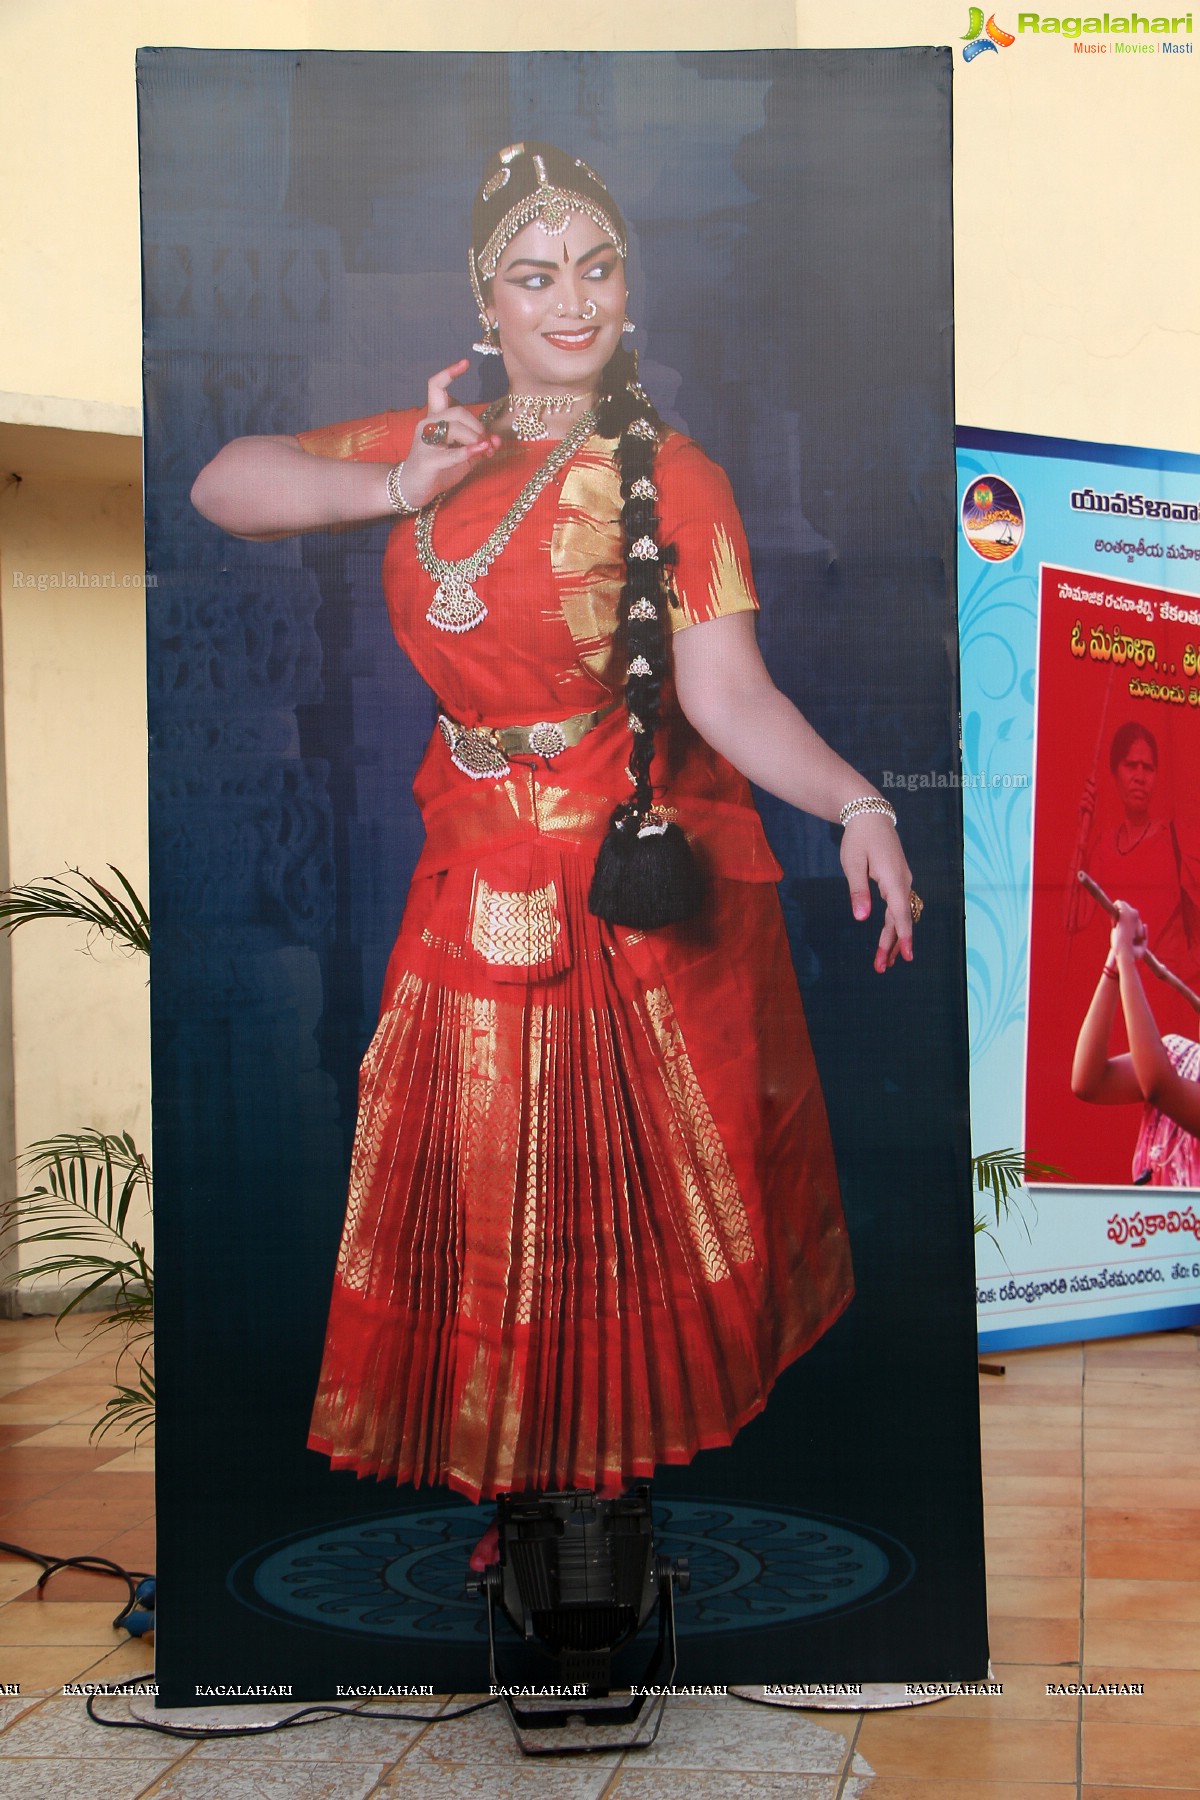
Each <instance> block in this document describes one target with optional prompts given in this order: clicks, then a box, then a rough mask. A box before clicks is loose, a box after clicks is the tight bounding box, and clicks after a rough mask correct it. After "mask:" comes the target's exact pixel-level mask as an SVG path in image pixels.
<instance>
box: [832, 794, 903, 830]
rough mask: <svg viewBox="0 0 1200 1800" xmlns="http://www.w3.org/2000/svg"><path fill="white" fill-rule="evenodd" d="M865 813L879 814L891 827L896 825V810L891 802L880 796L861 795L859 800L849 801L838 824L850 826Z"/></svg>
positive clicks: (840, 813)
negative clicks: (851, 822)
mask: <svg viewBox="0 0 1200 1800" xmlns="http://www.w3.org/2000/svg"><path fill="white" fill-rule="evenodd" d="M864 813H879V814H880V815H881V816H882V817H883V818H885V819H886V820H887V822H888V824H889V825H894V824H895V823H896V809H895V807H894V806H893V805H892V803H891V801H890V800H885V799H883V797H882V796H881V795H880V794H860V795H859V797H858V799H857V800H847V802H846V804H845V806H843V808H842V810H841V812H839V814H838V824H839V825H848V824H849V823H850V821H851V819H860V818H861V817H862V815H863V814H864Z"/></svg>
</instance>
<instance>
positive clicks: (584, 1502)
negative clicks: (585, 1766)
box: [467, 1483, 689, 1756]
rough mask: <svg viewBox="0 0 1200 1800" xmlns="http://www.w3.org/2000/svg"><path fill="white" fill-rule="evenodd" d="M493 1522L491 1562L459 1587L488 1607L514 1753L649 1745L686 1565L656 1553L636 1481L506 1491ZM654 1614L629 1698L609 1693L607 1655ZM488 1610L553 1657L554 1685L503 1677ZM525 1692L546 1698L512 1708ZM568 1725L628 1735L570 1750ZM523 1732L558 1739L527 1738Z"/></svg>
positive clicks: (669, 1667) (669, 1671)
mask: <svg viewBox="0 0 1200 1800" xmlns="http://www.w3.org/2000/svg"><path fill="white" fill-rule="evenodd" d="M497 1523H498V1525H499V1530H500V1560H499V1561H498V1562H497V1563H493V1564H491V1565H490V1566H489V1567H488V1568H487V1569H485V1570H484V1571H483V1573H482V1574H481V1575H478V1576H475V1575H473V1576H470V1577H469V1578H468V1580H467V1591H468V1593H482V1594H483V1595H484V1596H485V1598H486V1600H487V1608H488V1666H489V1673H490V1677H491V1686H492V1690H493V1691H494V1692H498V1693H499V1695H500V1697H501V1699H502V1700H503V1702H504V1705H505V1708H506V1710H507V1712H508V1716H509V1720H510V1722H511V1724H512V1727H513V1731H514V1733H515V1735H516V1739H517V1742H518V1744H519V1745H520V1747H521V1749H522V1750H523V1751H524V1752H525V1754H526V1755H533V1756H536V1755H539V1754H541V1755H558V1756H562V1755H571V1754H581V1753H586V1752H588V1751H591V1750H597V1751H601V1750H603V1751H608V1750H612V1749H614V1748H626V1749H633V1748H640V1747H644V1746H645V1745H648V1744H651V1743H653V1741H654V1737H655V1735H656V1734H657V1732H658V1727H659V1725H660V1724H661V1722H662V1712H663V1707H664V1705H665V1702H666V1697H667V1696H666V1690H668V1689H669V1688H670V1686H671V1683H672V1682H673V1680H674V1677H675V1666H676V1650H675V1589H676V1588H677V1587H678V1589H679V1591H680V1593H686V1592H687V1589H688V1583H689V1576H688V1569H687V1564H686V1562H685V1561H684V1560H683V1559H681V1558H671V1557H668V1556H662V1555H659V1554H658V1553H657V1552H656V1550H655V1547H654V1522H653V1516H652V1513H651V1507H650V1489H649V1486H648V1485H646V1484H645V1483H643V1484H641V1485H639V1486H637V1487H634V1488H632V1489H631V1490H630V1491H629V1493H627V1494H622V1495H620V1496H619V1497H617V1498H614V1499H603V1498H601V1497H600V1496H599V1495H597V1494H594V1493H591V1492H589V1491H587V1490H586V1489H570V1490H568V1491H567V1492H565V1493H561V1494H505V1495H501V1497H500V1498H499V1500H498V1501H497ZM656 1610H657V1613H658V1633H657V1640H656V1643H655V1646H654V1649H653V1651H652V1653H651V1656H650V1661H649V1663H648V1664H647V1666H646V1669H645V1671H644V1672H643V1674H642V1676H641V1678H640V1680H639V1681H637V1682H635V1683H633V1684H631V1690H630V1692H629V1694H628V1698H624V1697H623V1695H622V1693H621V1692H618V1693H617V1694H614V1693H613V1692H612V1661H613V1657H614V1655H615V1654H616V1653H617V1652H618V1651H619V1650H622V1649H624V1648H625V1647H626V1646H627V1645H629V1644H631V1643H632V1642H633V1640H634V1638H636V1636H637V1634H638V1633H639V1632H640V1631H641V1629H642V1627H643V1626H644V1625H645V1624H646V1623H647V1621H648V1620H649V1619H650V1617H651V1615H652V1614H653V1613H654V1612H655V1611H656ZM497 1611H500V1612H502V1613H503V1614H504V1615H505V1617H506V1618H507V1619H508V1621H509V1623H510V1624H511V1625H512V1626H513V1627H514V1629H515V1630H516V1631H517V1632H518V1633H519V1634H520V1636H521V1638H522V1639H523V1640H524V1642H525V1643H527V1644H532V1645H536V1646H537V1647H538V1648H539V1649H540V1650H541V1651H543V1652H544V1654H545V1655H546V1656H547V1657H548V1658H549V1659H550V1660H551V1661H552V1662H553V1664H554V1676H553V1679H552V1680H550V1681H547V1682H545V1683H541V1684H537V1683H530V1682H528V1681H526V1682H521V1683H518V1682H515V1681H512V1680H507V1679H505V1677H504V1675H503V1673H502V1672H501V1670H500V1667H499V1665H498V1663H497V1658H496V1613H497ZM647 1689H649V1690H651V1691H650V1692H647V1691H645V1690H647ZM639 1690H641V1691H639ZM531 1695H532V1696H534V1697H535V1698H541V1699H542V1700H543V1702H544V1703H543V1704H541V1705H537V1704H535V1705H532V1706H531V1705H528V1704H519V1702H520V1701H521V1699H522V1697H523V1696H525V1697H528V1696H531ZM546 1701H549V1702H550V1703H549V1704H546V1703H545V1702H546ZM647 1702H650V1704H649V1706H648V1705H647ZM643 1713H645V1714H646V1716H645V1717H643ZM569 1724H570V1725H583V1726H584V1727H595V1726H618V1725H634V1726H635V1727H636V1729H635V1731H634V1734H633V1735H632V1736H631V1737H629V1738H627V1739H624V1740H622V1741H621V1742H620V1743H615V1742H614V1740H613V1737H612V1734H611V1733H606V1734H605V1738H604V1741H603V1742H596V1743H588V1742H586V1741H584V1742H581V1743H572V1744H571V1745H569V1746H568V1745H566V1744H564V1743H563V1742H561V1741H560V1740H561V1734H562V1732H563V1729H564V1727H566V1726H567V1725H569ZM526 1732H533V1733H535V1734H536V1733H542V1732H548V1733H558V1734H559V1736H558V1738H556V1739H553V1740H552V1741H546V1740H545V1739H543V1740H542V1741H538V1740H537V1738H536V1737H535V1738H534V1739H533V1740H532V1741H526V1737H525V1733H526ZM585 1737H586V1733H585Z"/></svg>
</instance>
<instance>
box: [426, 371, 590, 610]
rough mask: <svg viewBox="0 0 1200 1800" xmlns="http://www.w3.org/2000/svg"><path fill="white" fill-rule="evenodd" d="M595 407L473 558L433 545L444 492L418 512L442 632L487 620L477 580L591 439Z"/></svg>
mask: <svg viewBox="0 0 1200 1800" xmlns="http://www.w3.org/2000/svg"><path fill="white" fill-rule="evenodd" d="M596 410H597V409H596V408H595V407H594V406H593V407H590V408H589V410H588V411H587V412H585V413H584V415H583V417H582V418H581V419H579V420H578V421H577V422H576V424H574V425H573V426H572V427H571V430H570V431H569V432H568V434H567V436H566V437H565V438H563V439H562V440H561V441H560V442H559V443H557V444H555V446H554V448H553V450H552V451H551V452H550V454H549V456H548V457H547V458H546V460H545V462H544V463H543V464H542V466H541V468H540V469H538V471H537V472H536V474H534V475H533V476H532V477H531V478H530V480H529V481H527V482H526V483H525V486H524V487H523V488H522V489H521V492H520V493H519V494H518V495H517V497H516V499H515V500H514V501H513V503H512V505H511V506H510V507H509V509H508V511H507V512H506V513H505V515H504V517H503V518H502V519H501V520H500V522H499V524H498V525H496V526H495V527H494V528H493V530H492V531H490V532H489V533H488V535H487V537H486V538H485V539H484V540H483V543H482V544H480V546H479V548H478V550H476V551H474V552H473V554H472V555H470V556H460V557H455V558H449V557H444V556H439V555H438V553H437V551H436V550H435V549H434V547H433V520H434V515H435V514H436V512H437V509H438V507H439V506H440V505H441V504H442V501H443V499H444V498H445V496H444V495H442V494H439V495H438V497H437V499H436V500H433V501H431V502H430V504H429V505H428V506H424V507H422V508H421V511H420V512H419V513H418V515H417V532H416V537H417V558H418V560H419V562H420V564H421V567H422V568H423V569H424V571H425V573H426V574H427V575H428V576H429V579H430V580H431V581H432V582H434V583H435V584H436V585H435V587H434V594H433V599H432V601H431V602H430V605H429V611H428V612H427V613H426V614H425V618H426V620H427V621H428V623H429V624H430V625H433V626H435V627H436V628H437V630H438V631H454V632H463V631H474V629H475V627H476V626H477V625H482V624H483V621H484V620H485V619H486V618H487V610H488V609H487V607H486V606H485V605H484V603H483V601H482V600H481V599H480V598H479V595H478V594H477V593H476V591H475V587H474V584H475V582H477V581H478V580H479V578H480V576H481V575H486V574H487V572H488V570H489V569H490V568H491V566H492V564H493V563H494V562H495V560H496V558H497V557H498V556H499V555H500V553H501V551H502V550H503V549H504V547H505V545H506V544H507V543H508V540H509V538H510V537H511V536H512V534H513V532H514V531H515V530H516V529H517V526H518V525H519V524H520V523H521V521H522V519H523V518H524V517H525V516H526V514H527V513H529V512H530V511H531V510H532V508H533V504H534V502H535V500H536V499H537V497H538V495H539V494H540V493H541V491H542V489H543V488H544V487H546V486H547V485H548V483H549V482H551V481H553V479H554V477H555V476H556V475H557V474H558V471H559V470H560V469H561V468H562V467H563V465H564V463H567V462H569V461H570V459H571V458H572V457H573V456H574V454H575V452H576V451H577V450H578V449H579V448H580V447H581V446H582V445H583V444H584V443H586V442H587V440H588V438H589V437H590V436H591V434H592V431H593V429H594V427H595V424H596Z"/></svg>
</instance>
